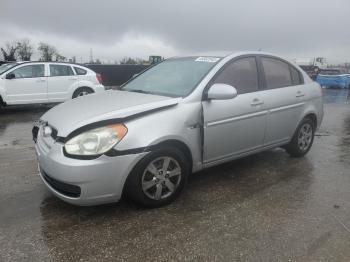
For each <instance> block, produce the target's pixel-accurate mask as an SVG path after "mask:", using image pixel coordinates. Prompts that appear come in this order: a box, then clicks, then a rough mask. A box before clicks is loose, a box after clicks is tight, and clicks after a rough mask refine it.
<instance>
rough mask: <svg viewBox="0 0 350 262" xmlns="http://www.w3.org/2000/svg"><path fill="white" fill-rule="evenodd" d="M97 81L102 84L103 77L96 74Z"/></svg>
mask: <svg viewBox="0 0 350 262" xmlns="http://www.w3.org/2000/svg"><path fill="white" fill-rule="evenodd" d="M96 79H97V81H98V82H99V83H100V84H102V76H101V75H100V74H98V73H97V74H96Z"/></svg>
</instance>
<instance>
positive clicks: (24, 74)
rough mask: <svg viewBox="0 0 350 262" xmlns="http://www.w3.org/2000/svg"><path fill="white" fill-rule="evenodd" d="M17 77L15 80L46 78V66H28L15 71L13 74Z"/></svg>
mask: <svg viewBox="0 0 350 262" xmlns="http://www.w3.org/2000/svg"><path fill="white" fill-rule="evenodd" d="M11 73H12V74H14V75H15V78H33V77H44V76H45V66H44V65H27V66H22V67H20V68H18V69H15V70H13V71H12V72H11Z"/></svg>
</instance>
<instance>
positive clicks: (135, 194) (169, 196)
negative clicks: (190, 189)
mask: <svg viewBox="0 0 350 262" xmlns="http://www.w3.org/2000/svg"><path fill="white" fill-rule="evenodd" d="M189 172H190V168H189V162H188V160H187V159H186V157H185V156H184V154H183V153H182V152H181V151H180V150H179V149H177V148H171V147H166V148H162V149H158V150H156V151H153V152H151V153H149V154H148V155H146V156H145V157H144V158H143V159H142V160H141V161H140V162H139V163H138V164H137V165H136V166H135V168H134V169H133V171H132V172H131V173H130V175H129V177H128V179H127V182H126V195H127V197H129V198H130V199H131V200H132V201H134V202H135V203H136V204H138V205H141V206H144V207H147V208H156V207H161V206H164V205H167V204H170V203H171V202H173V201H174V200H175V199H176V198H177V197H178V196H179V194H180V193H181V191H182V190H183V188H184V187H185V185H186V182H187V177H188V175H189Z"/></svg>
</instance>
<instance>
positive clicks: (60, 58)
mask: <svg viewBox="0 0 350 262" xmlns="http://www.w3.org/2000/svg"><path fill="white" fill-rule="evenodd" d="M66 60H67V58H66V57H65V56H63V55H60V54H59V53H56V54H55V61H60V62H64V61H66Z"/></svg>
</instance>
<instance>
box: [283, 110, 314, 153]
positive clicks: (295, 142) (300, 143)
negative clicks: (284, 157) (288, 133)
mask: <svg viewBox="0 0 350 262" xmlns="http://www.w3.org/2000/svg"><path fill="white" fill-rule="evenodd" d="M315 129H316V125H315V122H314V121H313V120H312V119H311V118H308V117H306V118H304V119H303V120H302V121H301V123H300V124H299V126H298V128H297V130H296V131H295V133H294V135H293V138H292V140H291V141H290V143H289V144H288V145H287V146H285V149H286V151H287V152H288V154H290V155H291V156H292V157H302V156H304V155H306V154H307V152H309V150H310V148H311V146H312V144H313V141H314V136H315Z"/></svg>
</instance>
